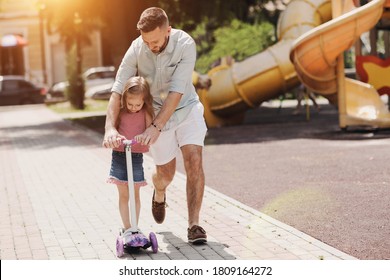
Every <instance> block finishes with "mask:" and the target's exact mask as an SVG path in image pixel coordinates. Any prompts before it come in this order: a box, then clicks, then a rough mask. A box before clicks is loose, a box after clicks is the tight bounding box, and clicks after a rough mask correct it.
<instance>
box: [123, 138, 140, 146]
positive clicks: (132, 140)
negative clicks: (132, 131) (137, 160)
mask: <svg viewBox="0 0 390 280" xmlns="http://www.w3.org/2000/svg"><path fill="white" fill-rule="evenodd" d="M122 143H123V145H134V144H137V141H136V140H134V139H131V140H127V139H126V140H123V142H122Z"/></svg>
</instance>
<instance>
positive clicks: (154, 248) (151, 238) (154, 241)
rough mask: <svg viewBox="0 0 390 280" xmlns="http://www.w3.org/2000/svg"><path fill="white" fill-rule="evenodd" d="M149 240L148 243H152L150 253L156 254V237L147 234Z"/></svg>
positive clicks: (152, 234)
mask: <svg viewBox="0 0 390 280" xmlns="http://www.w3.org/2000/svg"><path fill="white" fill-rule="evenodd" d="M149 240H150V243H152V251H153V253H157V251H158V242H157V237H156V235H155V234H154V233H153V232H151V233H149Z"/></svg>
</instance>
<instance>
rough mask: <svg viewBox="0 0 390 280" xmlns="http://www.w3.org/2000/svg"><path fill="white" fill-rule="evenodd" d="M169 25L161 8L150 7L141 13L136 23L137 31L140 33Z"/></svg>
mask: <svg viewBox="0 0 390 280" xmlns="http://www.w3.org/2000/svg"><path fill="white" fill-rule="evenodd" d="M168 25H169V21H168V16H167V14H166V13H165V11H164V10H163V9H161V8H157V7H151V8H148V9H146V10H145V11H143V12H142V14H141V16H140V18H139V21H138V23H137V29H138V30H139V31H142V32H150V31H153V30H155V29H156V28H157V27H160V28H162V27H165V26H168Z"/></svg>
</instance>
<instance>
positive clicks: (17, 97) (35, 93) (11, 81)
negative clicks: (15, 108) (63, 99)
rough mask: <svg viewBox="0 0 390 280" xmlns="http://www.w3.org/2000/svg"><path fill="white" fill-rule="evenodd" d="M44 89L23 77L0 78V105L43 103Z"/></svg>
mask: <svg viewBox="0 0 390 280" xmlns="http://www.w3.org/2000/svg"><path fill="white" fill-rule="evenodd" d="M45 94H46V89H45V88H44V87H39V86H36V85H34V84H33V83H32V82H30V81H27V80H26V79H25V78H24V77H23V76H0V105H23V104H37V103H43V102H44V100H45Z"/></svg>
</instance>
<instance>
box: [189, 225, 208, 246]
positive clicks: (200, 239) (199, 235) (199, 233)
mask: <svg viewBox="0 0 390 280" xmlns="http://www.w3.org/2000/svg"><path fill="white" fill-rule="evenodd" d="M187 232H188V234H187V237H188V242H190V243H193V244H202V243H205V242H207V235H206V231H205V230H204V229H203V228H202V227H201V226H198V225H194V226H192V227H191V228H189V229H187Z"/></svg>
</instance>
